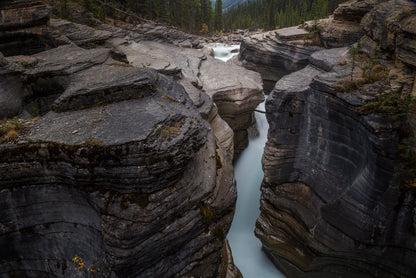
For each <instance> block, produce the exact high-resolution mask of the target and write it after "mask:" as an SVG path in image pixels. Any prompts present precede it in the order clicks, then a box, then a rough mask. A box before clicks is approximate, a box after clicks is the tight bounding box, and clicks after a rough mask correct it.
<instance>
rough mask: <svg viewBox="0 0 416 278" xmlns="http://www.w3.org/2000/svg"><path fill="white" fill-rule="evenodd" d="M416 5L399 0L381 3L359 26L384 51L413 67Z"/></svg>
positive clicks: (414, 64) (415, 51)
mask: <svg viewBox="0 0 416 278" xmlns="http://www.w3.org/2000/svg"><path fill="white" fill-rule="evenodd" d="M415 9H416V3H414V2H410V1H405V0H400V1H388V2H384V3H381V4H380V5H378V6H377V7H375V8H374V9H373V10H372V11H371V12H369V13H368V14H366V15H365V16H364V18H363V19H362V21H361V26H362V28H363V29H364V31H365V34H366V35H367V37H369V38H371V39H372V40H373V41H374V42H376V43H377V45H378V46H379V47H380V48H381V49H382V50H384V51H389V52H391V53H396V54H397V56H398V58H399V59H400V60H401V61H402V62H404V63H406V64H408V65H410V66H412V67H415V66H416V63H415V62H414V61H415V59H416V48H415V40H414V35H415V32H416V31H415V30H416V29H415V26H416V14H414V13H413V12H411V11H412V10H415Z"/></svg>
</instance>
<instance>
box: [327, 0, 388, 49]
mask: <svg viewBox="0 0 416 278" xmlns="http://www.w3.org/2000/svg"><path fill="white" fill-rule="evenodd" d="M386 1H387V0H366V1H348V2H345V3H343V4H340V5H339V6H338V8H337V9H336V10H335V11H334V14H333V17H331V18H330V19H329V20H327V21H322V26H321V27H322V31H321V32H320V37H321V40H322V43H323V45H324V46H325V47H327V48H330V47H342V46H347V45H351V44H352V43H354V42H356V41H357V40H359V39H360V38H361V37H362V36H363V35H364V32H363V30H362V29H361V27H360V22H361V19H362V18H363V16H364V15H365V14H366V13H368V12H369V11H370V10H371V9H372V8H374V6H376V5H377V4H379V3H382V2H386Z"/></svg>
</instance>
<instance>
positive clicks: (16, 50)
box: [0, 0, 54, 56]
mask: <svg viewBox="0 0 416 278" xmlns="http://www.w3.org/2000/svg"><path fill="white" fill-rule="evenodd" d="M0 10H1V11H2V13H1V14H0V52H2V53H3V54H4V55H5V56H12V55H19V54H22V53H26V54H34V53H37V52H40V51H43V50H46V49H49V48H51V47H53V44H54V42H53V41H52V40H51V38H50V37H49V35H48V30H47V26H46V25H47V22H48V20H49V13H50V10H51V8H50V7H49V6H46V5H45V4H44V3H42V1H35V0H31V1H21V0H12V1H2V2H1V3H0Z"/></svg>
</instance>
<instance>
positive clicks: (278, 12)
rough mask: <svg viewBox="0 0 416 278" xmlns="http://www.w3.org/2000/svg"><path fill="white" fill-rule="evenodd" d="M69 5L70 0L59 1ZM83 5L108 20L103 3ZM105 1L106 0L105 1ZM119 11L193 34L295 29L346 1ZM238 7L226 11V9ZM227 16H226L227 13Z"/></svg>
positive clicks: (126, 2)
mask: <svg viewBox="0 0 416 278" xmlns="http://www.w3.org/2000/svg"><path fill="white" fill-rule="evenodd" d="M59 1H60V2H61V3H66V2H67V0H59ZM81 1H82V3H83V6H84V7H86V8H87V9H89V10H92V11H95V12H96V13H97V14H99V15H100V16H104V17H105V7H104V6H102V5H100V4H99V2H100V1H96V0H81ZM101 1H102V0H101ZM104 2H106V3H112V5H115V6H117V7H118V8H121V9H124V10H129V11H131V12H134V13H136V14H137V15H139V16H141V17H144V18H147V19H152V20H158V21H161V22H164V23H166V24H169V25H173V26H177V27H179V28H182V29H183V30H185V31H188V32H191V33H205V34H207V33H212V32H220V31H233V30H235V29H246V28H254V29H256V28H262V29H275V28H277V27H285V26H292V25H297V24H300V23H302V22H303V21H305V20H311V19H314V18H323V17H326V16H327V15H328V14H330V13H331V12H332V11H333V10H334V9H335V8H336V7H337V6H338V4H339V3H341V2H344V0H250V1H248V0H224V1H222V0H217V1H215V5H214V8H213V6H212V3H211V0H142V1H136V0H112V1H104ZM237 3H243V4H239V5H238V6H234V7H232V8H230V9H228V10H226V11H225V8H228V7H231V6H233V5H235V4H237ZM223 13H224V14H223Z"/></svg>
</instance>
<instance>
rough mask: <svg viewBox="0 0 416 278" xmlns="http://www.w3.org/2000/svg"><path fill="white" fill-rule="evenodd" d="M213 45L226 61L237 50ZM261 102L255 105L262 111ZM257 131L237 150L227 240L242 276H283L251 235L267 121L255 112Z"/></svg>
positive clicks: (232, 47)
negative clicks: (234, 202)
mask: <svg viewBox="0 0 416 278" xmlns="http://www.w3.org/2000/svg"><path fill="white" fill-rule="evenodd" d="M209 47H212V48H213V49H214V52H215V58H218V59H221V60H223V61H227V60H228V59H230V58H232V57H233V56H234V55H238V53H231V51H232V50H233V49H239V48H240V46H239V45H233V46H224V45H218V46H213V45H211V46H209ZM264 104H265V103H264V102H263V103H260V104H259V106H258V107H257V109H258V110H261V111H265V107H264ZM255 116H256V124H257V129H258V131H259V135H258V136H257V137H255V138H249V145H248V147H247V148H246V149H245V150H244V151H243V152H242V153H241V155H240V157H239V158H238V160H237V162H236V164H235V165H234V174H235V179H236V181H237V192H238V197H237V205H236V211H235V215H234V219H233V223H232V225H231V229H230V231H229V233H228V236H227V238H228V241H229V243H230V246H231V250H232V253H233V258H234V263H235V265H236V266H237V267H238V268H239V269H240V271H241V273H242V274H243V277H244V278H280V277H284V276H283V275H282V274H281V273H280V272H279V271H278V270H277V268H276V267H275V266H274V265H273V263H272V262H271V261H270V260H269V259H268V258H267V256H266V254H265V253H264V252H263V251H262V249H261V242H260V240H259V239H258V238H256V237H255V236H254V227H255V224H256V220H257V218H258V216H259V215H260V210H259V207H260V185H261V182H262V180H263V176H264V175H263V170H262V165H261V157H262V155H263V150H264V145H265V143H266V141H267V131H268V129H269V124H268V123H267V120H266V116H265V115H264V114H262V113H258V112H256V113H255Z"/></svg>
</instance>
